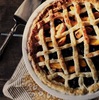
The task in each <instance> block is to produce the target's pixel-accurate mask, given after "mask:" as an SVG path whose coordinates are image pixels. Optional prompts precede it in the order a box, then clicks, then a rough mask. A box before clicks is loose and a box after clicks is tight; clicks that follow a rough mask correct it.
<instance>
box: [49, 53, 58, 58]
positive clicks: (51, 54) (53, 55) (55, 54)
mask: <svg viewBox="0 0 99 100" xmlns="http://www.w3.org/2000/svg"><path fill="white" fill-rule="evenodd" d="M49 58H50V59H57V58H58V57H57V52H54V53H50V54H49Z"/></svg>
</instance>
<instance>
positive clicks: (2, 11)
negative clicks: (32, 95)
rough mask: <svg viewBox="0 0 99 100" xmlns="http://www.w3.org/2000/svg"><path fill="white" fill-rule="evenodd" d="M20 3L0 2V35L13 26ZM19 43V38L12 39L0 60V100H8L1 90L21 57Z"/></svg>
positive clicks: (1, 0) (0, 40)
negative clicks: (14, 16) (14, 15)
mask: <svg viewBox="0 0 99 100" xmlns="http://www.w3.org/2000/svg"><path fill="white" fill-rule="evenodd" d="M22 2H23V0H0V33H8V32H9V31H10V29H11V28H12V26H13V25H14V20H13V14H14V12H15V11H16V9H17V8H18V7H19V5H20V4H21V3H22ZM22 29H23V27H22ZM16 33H20V34H21V33H22V32H21V30H20V29H17V31H16ZM5 38H6V36H1V35H0V46H1V45H2V43H3V41H4V40H5ZM21 43H22V38H21V37H12V38H11V40H10V41H9V43H8V45H7V47H6V49H5V51H4V54H3V55H2V57H1V58H0V100H9V99H8V98H6V97H4V95H3V93H2V88H3V86H4V84H5V82H6V81H7V80H9V79H10V77H11V76H12V74H13V72H14V70H15V68H16V66H17V64H18V63H19V61H20V59H21V57H22V50H21V49H22V48H21V45H22V44H21Z"/></svg>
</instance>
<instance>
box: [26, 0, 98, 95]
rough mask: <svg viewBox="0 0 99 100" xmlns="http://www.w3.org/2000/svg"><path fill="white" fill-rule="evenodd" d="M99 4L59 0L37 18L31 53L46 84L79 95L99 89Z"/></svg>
mask: <svg viewBox="0 0 99 100" xmlns="http://www.w3.org/2000/svg"><path fill="white" fill-rule="evenodd" d="M92 2H94V3H92ZM98 6H99V1H98V0H92V1H91V0H84V1H83V0H82V1H79V0H72V2H71V1H69V0H68V1H67V0H56V1H55V2H53V3H51V4H49V5H47V6H46V7H45V8H44V9H43V11H42V12H41V13H40V14H39V15H38V17H37V18H35V20H34V22H33V24H32V26H31V30H30V34H29V38H28V54H29V59H30V60H31V61H32V65H33V70H34V71H35V73H36V74H37V76H38V77H39V78H40V80H42V81H43V82H44V84H47V85H48V86H49V87H51V88H53V89H55V90H58V91H60V92H64V93H66V94H75V95H79V94H86V93H90V92H95V91H97V90H98V89H99V63H98V62H99V9H98V8H99V7H98Z"/></svg>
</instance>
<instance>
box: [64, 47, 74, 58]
mask: <svg viewBox="0 0 99 100" xmlns="http://www.w3.org/2000/svg"><path fill="white" fill-rule="evenodd" d="M62 55H63V57H69V56H72V47H70V48H67V49H63V50H62Z"/></svg>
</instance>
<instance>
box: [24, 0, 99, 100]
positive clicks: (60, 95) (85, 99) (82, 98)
mask: <svg viewBox="0 0 99 100" xmlns="http://www.w3.org/2000/svg"><path fill="white" fill-rule="evenodd" d="M53 1H54V0H47V1H46V2H44V3H43V4H41V5H40V6H39V7H38V8H37V9H36V10H35V11H34V12H33V14H32V15H31V17H30V18H29V20H28V22H27V24H26V27H25V30H24V34H23V40H22V52H23V58H24V62H25V65H26V68H27V70H28V72H29V74H30V75H31V77H32V78H33V80H34V81H35V82H36V83H37V84H38V85H39V86H40V87H41V88H42V89H43V90H45V91H46V92H48V93H49V94H51V95H53V96H56V97H58V98H61V99H66V100H73V99H76V100H79V99H80V100H88V99H93V98H96V97H98V96H99V91H98V92H96V93H91V94H87V95H80V96H74V95H66V94H63V93H60V92H58V91H55V90H53V89H51V88H50V87H48V86H46V85H45V84H43V82H41V80H39V78H38V77H37V76H36V74H35V72H34V71H33V68H32V66H31V63H30V61H29V59H28V53H27V38H28V33H29V29H30V26H31V25H32V22H33V20H34V19H35V17H36V16H37V15H38V13H39V12H40V11H41V10H42V9H43V8H44V7H45V6H46V5H47V4H49V3H51V2H53Z"/></svg>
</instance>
